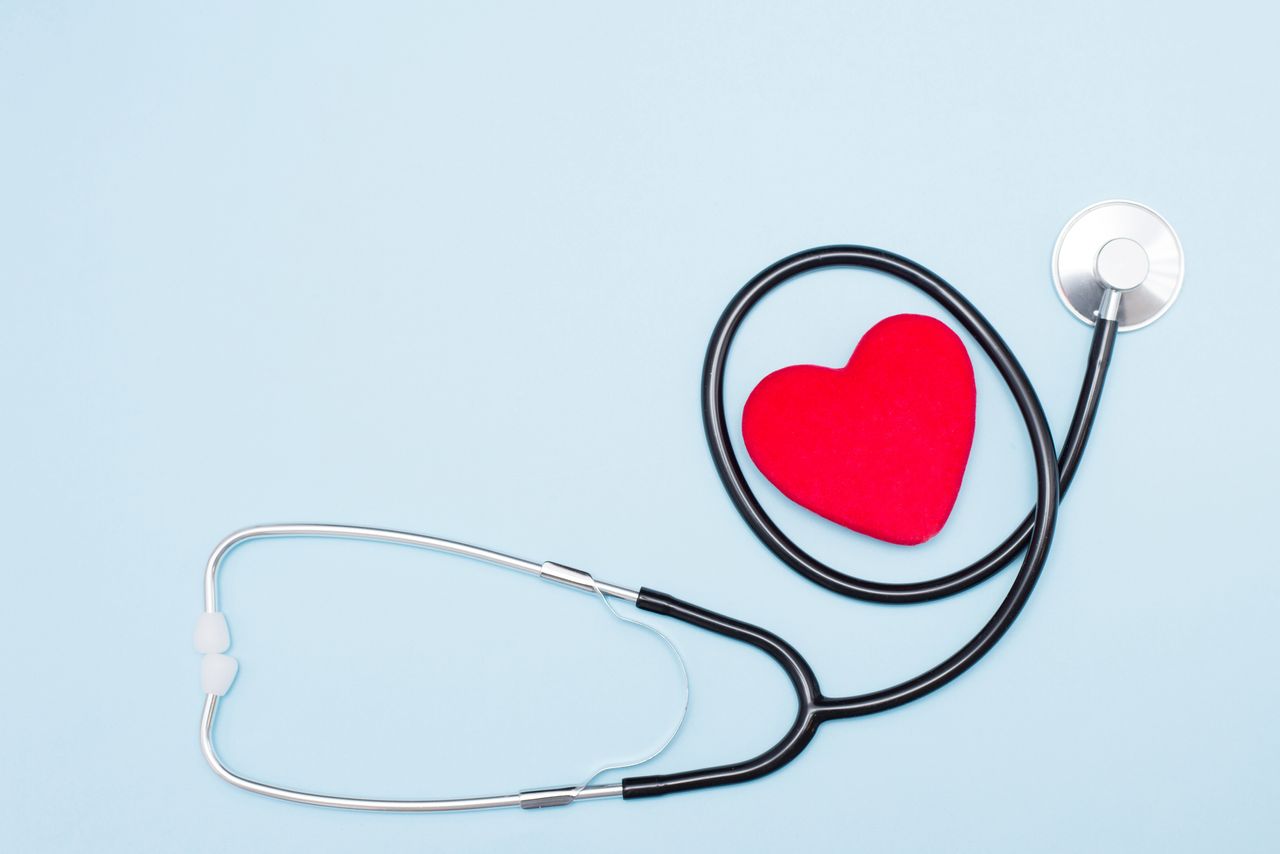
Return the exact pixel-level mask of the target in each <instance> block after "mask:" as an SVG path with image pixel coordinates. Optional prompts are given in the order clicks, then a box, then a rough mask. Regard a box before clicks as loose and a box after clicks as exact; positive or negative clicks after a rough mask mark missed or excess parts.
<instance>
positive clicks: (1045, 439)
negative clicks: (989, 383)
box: [622, 246, 1116, 798]
mask: <svg viewBox="0 0 1280 854" xmlns="http://www.w3.org/2000/svg"><path fill="white" fill-rule="evenodd" d="M833 267H855V268H865V269H871V270H876V271H879V272H882V273H886V274H888V275H890V276H893V277H894V278H897V279H899V280H900V281H902V282H905V283H907V284H909V285H912V286H914V287H915V288H917V289H918V290H920V291H921V292H923V293H924V294H926V295H927V296H929V297H931V298H932V299H933V300H934V301H935V302H937V303H938V304H939V305H941V306H942V307H943V308H944V309H946V311H947V312H948V313H949V314H950V315H951V316H952V317H954V318H955V319H956V320H957V321H958V322H959V323H960V324H961V325H962V326H963V327H964V328H965V330H966V331H968V333H969V334H970V335H971V336H972V337H973V339H974V340H975V341H977V343H978V345H979V346H980V347H981V348H982V349H983V351H984V352H985V353H986V354H987V356H988V357H989V358H990V359H991V361H992V363H993V364H994V365H995V367H996V369H997V371H999V373H1000V375H1001V377H1003V378H1004V381H1005V383H1007V384H1008V386H1009V391H1010V392H1011V393H1012V394H1013V398H1014V401H1015V402H1016V404H1017V406H1018V410H1019V412H1020V413H1021V414H1022V418H1023V421H1024V423H1025V424H1026V428H1027V433H1028V435H1029V437H1030V439H1031V449H1032V454H1033V456H1034V459H1035V470H1036V505H1035V508H1034V509H1033V510H1032V512H1031V513H1030V514H1029V515H1028V516H1027V518H1026V519H1025V520H1024V521H1023V522H1022V524H1021V525H1020V526H1019V527H1018V528H1017V529H1016V530H1015V531H1014V532H1013V533H1012V534H1010V535H1009V536H1008V537H1007V538H1006V539H1005V540H1004V541H1003V542H1002V543H1000V545H998V546H996V547H995V548H994V549H993V550H992V551H991V552H990V553H988V554H987V555H986V556H984V557H982V558H980V559H979V560H977V561H975V562H973V563H971V564H970V565H968V566H966V567H964V568H963V569H960V570H957V571H956V572H952V573H949V574H947V575H944V576H941V577H939V578H935V579H932V580H929V581H920V582H913V583H909V584H893V583H885V582H878V581H868V580H865V579H860V578H856V577H854V576H851V575H847V574H845V573H842V572H840V571H838V570H836V569H834V568H832V567H830V566H827V565H826V564H824V563H822V562H821V561H819V560H817V559H816V558H814V557H813V556H812V555H810V554H808V553H807V552H805V551H804V550H803V549H802V548H800V547H799V546H798V545H796V544H795V543H793V542H792V541H791V540H790V539H789V538H788V537H787V536H786V534H784V533H783V532H782V530H781V529H780V528H779V527H778V526H777V525H776V524H775V523H774V522H773V520H772V519H771V518H770V517H769V515H768V513H766V512H765V510H764V508H763V507H761V505H760V502H759V501H758V500H757V499H756V497H755V495H754V494H753V493H752V491H751V488H750V486H748V484H747V482H746V479H745V477H744V476H743V473H742V468H741V466H740V465H739V464H738V459H737V456H736V454H735V452H734V449H733V445H732V443H731V441H730V437H729V428H728V424H727V421H726V418H725V406H724V372H725V364H726V361H727V359H728V355H729V349H730V346H731V345H732V343H733V339H734V336H735V335H736V334H737V331H738V328H739V327H740V326H741V324H742V321H743V319H744V318H745V317H746V316H747V314H748V313H749V312H750V311H751V309H752V308H753V307H754V306H755V305H756V304H757V303H758V302H759V301H760V299H761V298H763V297H764V296H765V295H766V294H768V293H769V292H770V291H771V290H773V289H774V288H776V287H778V286H780V285H782V284H784V283H785V282H788V281H790V280H792V279H794V278H795V277H797V276H800V275H802V274H804V273H808V272H812V271H815V270H822V269H827V268H833ZM1115 336H1116V322H1115V321H1114V320H1102V319H1099V320H1097V322H1096V324H1095V328H1094V335H1093V343H1092V346H1091V347H1090V351H1089V358H1088V363H1087V369H1086V374H1085V379H1084V383H1083V385H1082V387H1081V390H1080V397H1079V400H1078V401H1077V403H1076V409H1075V413H1074V415H1073V416H1072V419H1071V426H1070V428H1069V429H1068V431H1067V439H1066V441H1065V442H1064V443H1063V448H1062V453H1061V455H1060V456H1055V449H1054V443H1053V436H1052V433H1051V431H1050V429H1049V424H1048V422H1047V420H1046V419H1045V415H1044V409H1043V407H1042V406H1041V404H1040V400H1039V398H1038V397H1037V396H1036V392H1035V389H1034V387H1033V386H1032V385H1031V382H1030V380H1029V379H1028V378H1027V375H1026V373H1025V372H1024V371H1023V369H1022V366H1021V365H1020V364H1019V363H1018V360H1017V358H1015V357H1014V355H1013V353H1012V352H1011V351H1010V350H1009V347H1008V345H1007V344H1005V342H1004V340H1003V339H1002V338H1001V337H1000V335H999V334H998V333H997V332H996V331H995V329H994V328H993V327H992V326H991V324H990V322H989V321H988V320H987V319H986V318H985V317H984V316H983V315H982V313H981V312H979V311H978V310H977V309H976V308H974V306H973V305H972V304H971V303H970V302H969V301H968V300H966V299H965V298H964V297H963V296H962V295H961V294H960V293H959V291H957V290H956V289H955V288H954V287H952V286H951V285H949V284H948V283H947V282H946V281H944V280H943V279H942V278H941V277H939V276H938V275H937V274H935V273H933V272H931V271H930V270H928V269H926V268H924V267H922V266H920V265H919V264H917V263H915V262H914V261H911V260H909V259H907V258H904V257H902V256H900V255H895V254H894V253H892V252H886V251H885V250H883V249H875V248H871V247H867V246H823V247H818V248H815V249H809V250H805V251H803V252H799V253H796V254H795V255H791V256H789V257H787V258H784V259H782V260H781V261H778V262H777V263H775V264H773V265H772V266H770V267H768V268H767V269H765V270H763V271H762V272H760V273H759V274H757V275H756V276H755V277H754V278H753V279H751V281H749V282H747V284H746V285H745V286H743V288H742V289H741V290H740V291H739V292H738V293H737V294H736V295H735V296H734V298H733V299H732V300H731V301H730V302H729V304H728V306H726V307H725V310H724V312H723V313H722V314H721V316H720V320H719V322H718V323H717V324H716V327H715V331H714V332H713V333H712V335H711V341H710V343H709V344H708V346H707V355H706V359H705V361H704V363H703V368H702V418H703V426H704V428H705V430H706V436H707V444H708V446H709V448H710V451H711V458H712V461H713V462H714V463H715V466H716V471H717V472H718V473H719V475H720V479H721V481H722V482H723V484H724V487H725V489H726V491H727V492H728V493H729V498H730V500H731V501H732V502H733V504H734V506H735V507H736V508H737V509H738V512H739V513H740V514H741V515H742V518H743V519H744V520H745V521H746V523H747V525H748V526H749V527H750V528H751V530H752V531H753V532H754V533H755V535H756V536H757V537H758V538H759V539H760V540H761V542H763V543H764V544H765V546H766V547H768V548H769V550H770V551H772V552H773V553H774V554H775V555H777V557H778V558H779V559H780V560H782V561H783V562H784V563H785V564H787V565H788V566H790V567H791V568H792V569H794V570H795V571H796V572H798V573H800V574H801V575H803V576H804V577H806V578H808V579H810V580H811V581H814V582H817V583H818V584H821V585H822V586H823V587H826V588H827V589H829V590H832V591H835V592H836V593H840V594H842V595H844V596H849V597H852V598H854V599H861V600H864V601H870V602H881V603H887V604H905V603H912V602H926V601H932V600H936V599H941V598H944V597H947V596H951V595H953V594H955V593H959V592H960V591H963V590H967V589H968V588H970V587H973V586H974V585H976V584H979V583H981V582H983V581H985V580H987V579H988V578H990V577H991V576H993V575H995V574H996V573H997V572H999V571H1000V570H1001V569H1003V568H1004V567H1005V566H1007V565H1009V564H1010V563H1011V562H1013V560H1014V559H1015V558H1016V557H1017V555H1018V554H1019V553H1023V558H1022V564H1021V566H1020V567H1019V569H1018V573H1017V576H1016V577H1015V578H1014V580H1013V584H1012V585H1011V586H1010V588H1009V592H1008V593H1007V594H1006V595H1005V598H1004V599H1003V600H1002V601H1001V603H1000V606H999V607H998V608H997V609H996V612H995V614H993V615H992V616H991V618H990V619H989V620H988V621H987V622H986V624H985V625H983V627H982V628H981V629H980V630H979V631H978V633H977V634H976V635H974V636H973V638H972V639H970V640H969V642H968V643H966V644H965V645H964V646H962V647H961V648H960V649H959V650H957V651H956V652H955V653H954V654H953V655H951V656H950V657H948V658H947V659H946V660H945V661H943V662H941V663H940V664H938V665H936V666H935V667H932V668H930V669H929V670H927V671H925V672H924V673H921V674H920V675H918V676H915V677H913V678H911V679H908V680H906V681H904V682H900V683H898V684H897V685H894V686H892V687H889V688H884V689H881V690H879V691H873V692H870V693H867V694H859V695H854V696H850V697H827V696H824V695H823V694H822V691H821V689H820V688H819V686H818V680H817V677H816V676H815V675H814V672H813V669H812V668H811V667H810V666H809V664H808V662H806V661H805V659H804V657H803V656H801V655H800V653H799V652H797V651H796V650H795V648H794V647H792V646H791V645H790V644H789V643H787V642H786V641H785V640H783V639H782V638H780V637H778V636H777V635H775V634H773V633H772V632H769V631H766V630H764V629H761V628H759V627H757V626H753V625H751V624H750V623H745V622H742V621H740V620H735V619H733V618H731V617H726V616H723V615H721V614H717V613H715V612H713V611H708V610H706V609H704V608H700V607H698V606H696V605H692V604H690V603H688V602H684V601H681V600H679V599H676V598H675V597H673V596H668V595H667V594H665V593H660V592H658V591H655V590H650V589H648V588H644V589H641V591H640V595H639V599H638V600H637V602H636V605H637V607H639V608H642V609H644V610H647V611H652V612H654V613H658V614H665V615H667V616H670V617H674V618H676V619H679V620H683V621H684V622H687V623H690V624H691V625H694V626H698V627H699V628H703V629H707V630H709V631H713V632H716V633H719V634H722V635H725V636H726V637H730V638H733V639H735V640H739V641H742V642H744V643H748V644H751V645H753V646H755V647H757V648H759V649H761V650H762V651H764V652H765V653H766V654H768V655H769V656H771V657H772V658H773V659H774V660H775V661H776V662H777V663H778V664H779V665H781V667H782V668H783V670H784V671H785V672H786V674H787V676H788V677H789V678H790V680H791V684H792V686H793V687H794V688H795V692H796V698H797V701H798V706H797V710H796V717H795V720H794V722H793V723H792V725H791V727H790V729H789V730H788V731H787V733H786V734H785V735H784V736H783V737H782V739H780V740H779V741H778V743H777V744H775V745H773V746H772V747H770V748H769V749H768V750H766V751H764V752H763V753H761V754H760V755H758V756H755V757H753V758H751V759H747V760H745V761H742V762H736V763H732V764H727V765H719V766H715V767H710V768H702V769H698V770H694V771H684V772H678V773H673V774H656V775H650V776H643V777H628V778H625V779H623V780H622V792H623V797H624V798H640V797H652V796H656V795H664V794H670V793H673V792H681V791H687V790H690V789H700V788H706V787H710V786H723V785H728V784H732V783H741V782H745V781H747V780H752V779H755V778H757V777H761V776H764V775H765V774H769V773H771V772H773V771H776V770H777V769H778V768H781V767H782V766H783V765H785V764H787V763H788V762H790V761H791V760H792V759H794V758H795V757H796V756H797V755H799V753H800V751H802V750H803V749H804V748H805V746H806V745H808V743H809V741H810V740H811V739H812V738H813V736H814V733H815V732H816V731H817V729H818V727H819V726H820V725H821V724H823V723H825V722H827V721H830V720H836V719H839V718H849V717H858V716H861V715H869V714H874V713H876V712H882V711H886V710H888V709H892V708H896V707H898V706H901V705H904V704H906V703H909V702H911V701H913V700H917V699H919V698H920V697H923V696H925V695H926V694H929V693H931V692H933V691H936V690H937V689H939V688H941V687H942V686H943V685H945V684H947V683H948V682H950V681H951V680H952V679H955V678H956V677H957V676H959V675H960V674H961V673H963V672H964V671H966V670H968V669H969V668H970V667H972V666H973V665H974V664H975V663H977V661H978V660H979V659H981V658H982V656H984V655H985V654H986V653H987V652H988V651H990V650H991V648H992V647H993V646H995V644H996V643H997V642H998V641H999V640H1000V638H1001V637H1002V636H1003V635H1004V633H1005V632H1006V631H1008V629H1009V627H1010V626H1011V625H1012V624H1013V622H1014V620H1015V619H1017V617H1018V614H1019V613H1020V612H1021V610H1022V608H1023V606H1024V605H1025V604H1026V602H1027V599H1028V597H1030V595H1031V591H1032V589H1033V588H1034V587H1035V584H1036V581H1037V580H1038V579H1039V577H1040V572H1041V570H1042V569H1043V568H1044V563H1045V560H1046V558H1047V557H1048V554H1049V546H1050V543H1051V541H1052V539H1053V529H1054V523H1055V520H1056V518H1057V511H1058V500H1059V495H1060V493H1061V492H1065V491H1066V489H1067V487H1068V486H1069V485H1070V483H1071V480H1072V478H1073V477H1074V475H1075V473H1076V469H1077V468H1078V466H1079V464H1080V458H1081V455H1082V454H1083V452H1084V447H1085V443H1086V442H1087V440H1088V438H1089V431H1090V429H1091V428H1092V426H1093V421H1094V416H1095V415H1096V413H1097V408H1098V401H1099V398H1100V397H1101V394H1102V386H1103V381H1104V380H1105V377H1106V373H1107V367H1108V365H1109V364H1110V361H1111V354H1112V350H1113V348H1114V345H1115Z"/></svg>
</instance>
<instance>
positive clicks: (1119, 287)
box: [1053, 199, 1183, 332]
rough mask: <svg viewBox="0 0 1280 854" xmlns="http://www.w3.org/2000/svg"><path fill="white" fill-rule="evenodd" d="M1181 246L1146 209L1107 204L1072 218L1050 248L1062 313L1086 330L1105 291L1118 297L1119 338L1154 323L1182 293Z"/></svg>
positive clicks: (1121, 201)
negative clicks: (1080, 322) (1111, 290)
mask: <svg viewBox="0 0 1280 854" xmlns="http://www.w3.org/2000/svg"><path fill="white" fill-rule="evenodd" d="M1182 277H1183V258H1182V243H1181V242H1180V241H1179V240H1178V235H1177V233H1176V232H1175V231H1174V230H1173V226H1171V225H1169V223H1168V222H1167V221H1166V220H1165V218H1164V217H1162V216H1160V214H1158V213H1156V212H1155V211H1154V210H1152V209H1151V208H1149V207H1147V206H1146V205H1142V204H1139V203H1137V202H1131V201H1126V200H1124V199H1112V200H1109V201H1105V202H1098V203H1097V204H1093V205H1089V207H1087V208H1085V209H1084V210H1082V211H1080V212H1079V213H1077V214H1076V215H1075V216H1073V217H1072V218H1071V219H1070V220H1069V221H1068V222H1067V224H1066V225H1065V226H1064V227H1063V229H1062V233H1061V234H1059V235H1058V242H1057V243H1056V244H1055V245H1054V247H1053V284H1054V287H1055V288H1056V289H1057V291H1058V296H1059V297H1061V298H1062V302H1063V304H1064V305H1066V307H1067V310H1068V311H1070V312H1071V313H1072V314H1074V315H1075V316H1076V317H1077V318H1078V319H1079V320H1081V321H1083V322H1084V323H1087V324H1089V325H1090V326H1092V325H1093V324H1094V323H1095V322H1096V321H1097V317H1098V306H1099V304H1100V303H1101V302H1102V299H1103V296H1104V294H1105V293H1106V290H1105V288H1106V287H1110V288H1111V289H1113V290H1114V291H1116V292H1118V293H1121V294H1123V297H1124V298H1123V299H1122V300H1120V302H1119V314H1118V316H1117V318H1116V320H1117V321H1118V323H1119V331H1120V332H1130V331H1132V330H1134V329H1141V328H1142V327H1144V326H1148V325H1150V324H1152V323H1154V322H1155V321H1156V320H1158V319H1159V318H1160V317H1161V316H1162V315H1163V314H1164V313H1165V312H1167V311H1168V310H1169V308H1170V307H1171V306H1172V305H1173V303H1174V301H1175V300H1177V298H1178V294H1179V293H1181V291H1182Z"/></svg>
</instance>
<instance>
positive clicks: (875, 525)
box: [742, 314, 977, 545]
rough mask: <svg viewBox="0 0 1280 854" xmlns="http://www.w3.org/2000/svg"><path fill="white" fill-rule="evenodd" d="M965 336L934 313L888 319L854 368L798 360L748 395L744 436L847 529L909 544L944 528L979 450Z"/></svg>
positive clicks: (798, 492)
mask: <svg viewBox="0 0 1280 854" xmlns="http://www.w3.org/2000/svg"><path fill="white" fill-rule="evenodd" d="M976 399H977V390H976V388H975V386H974V382H973V363H972V362H971V361H970V360H969V353H968V351H967V350H966V349H965V346H964V342H962V341H961V340H960V337H959V336H958V335H956V334H955V333H954V332H952V331H951V330H950V329H949V328H948V327H947V326H946V325H945V324H943V323H941V322H939V321H937V320H935V319H934V318H932V317H924V316H922V315H918V314H899V315H895V316H894V317H889V318H885V319H884V320H882V321H880V322H879V323H877V324H876V325H875V326H873V327H872V328H871V329H870V330H868V331H867V334H866V335H864V336H862V340H861V341H859V342H858V346H857V348H856V349H855V350H854V351H853V355H852V356H850V357H849V363H848V364H847V365H845V366H844V367H843V368H823V367H819V366H816V365H793V366H791V367H789V368H782V369H781V370H778V371H774V372H773V373H771V374H769V376H767V377H765V378H764V379H762V380H761V381H760V383H759V385H757V386H756V387H755V389H754V390H753V391H752V392H751V396H750V397H748V398H747V405H746V408H745V409H744V410H743V413H742V436H743V439H744V441H745V442H746V446H747V453H748V454H750V455H751V459H752V461H754V462H755V464H756V466H757V467H759V469H760V471H761V473H763V474H764V476H765V477H766V478H768V479H769V482H770V483H772V484H773V485H774V486H776V487H777V488H778V490H779V491H780V492H781V493H782V494H783V495H785V496H787V497H788V498H790V499H791V500H792V501H794V502H796V503H797V504H799V505H801V506H803V507H806V508H808V509H809V510H812V511H813V512H814V513H817V514H818V515H819V516H822V517H824V518H826V519H830V520H831V521H832V522H835V523H837V524H839V525H843V526H844V527H846V528H851V529H852V530H854V531H858V532H859V533H862V534H866V535H867V536H870V537H875V538H876V539H878V540H884V541H886V542H890V543H898V544H899V545H917V544H919V543H923V542H925V541H926V540H928V539H930V538H931V537H933V536H934V535H935V534H937V533H938V532H939V531H941V530H942V526H943V525H945V524H946V521H947V517H948V516H950V515H951V508H952V507H954V506H955V503H956V496H957V495H958V494H959V492H960V483H961V481H962V480H963V479H964V469H965V465H966V464H967V463H968V461H969V450H970V449H971V447H972V446H973V425H974V412H975V406H976Z"/></svg>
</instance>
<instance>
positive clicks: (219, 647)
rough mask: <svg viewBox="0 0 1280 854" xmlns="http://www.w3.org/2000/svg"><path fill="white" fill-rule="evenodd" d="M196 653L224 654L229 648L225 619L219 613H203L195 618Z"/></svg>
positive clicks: (229, 640)
mask: <svg viewBox="0 0 1280 854" xmlns="http://www.w3.org/2000/svg"><path fill="white" fill-rule="evenodd" d="M195 638H196V652H226V651H227V647H229V646H231V633H230V632H229V631H228V630H227V618H226V616H225V615H224V614H223V613H222V612H221V611H213V612H209V611H205V612H204V613H203V614H201V615H200V616H199V617H197V618H196V635H195Z"/></svg>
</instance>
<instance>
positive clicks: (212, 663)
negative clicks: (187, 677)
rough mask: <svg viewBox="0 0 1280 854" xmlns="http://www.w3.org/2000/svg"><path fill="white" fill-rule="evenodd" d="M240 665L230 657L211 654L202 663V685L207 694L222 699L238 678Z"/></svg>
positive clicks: (215, 653)
mask: <svg viewBox="0 0 1280 854" xmlns="http://www.w3.org/2000/svg"><path fill="white" fill-rule="evenodd" d="M238 669H240V665H239V663H237V662H236V660H235V659H234V658H232V657H231V656H229V655H223V654H221V653H217V652H211V653H209V654H208V655H206V656H205V657H204V658H203V659H201V661H200V685H201V687H202V688H204V692H205V693H206V694H217V695H218V696H219V697H221V696H222V695H223V694H225V693H227V689H228V688H230V687H231V683H232V681H233V680H234V679H235V678H236V671H237V670H238Z"/></svg>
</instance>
